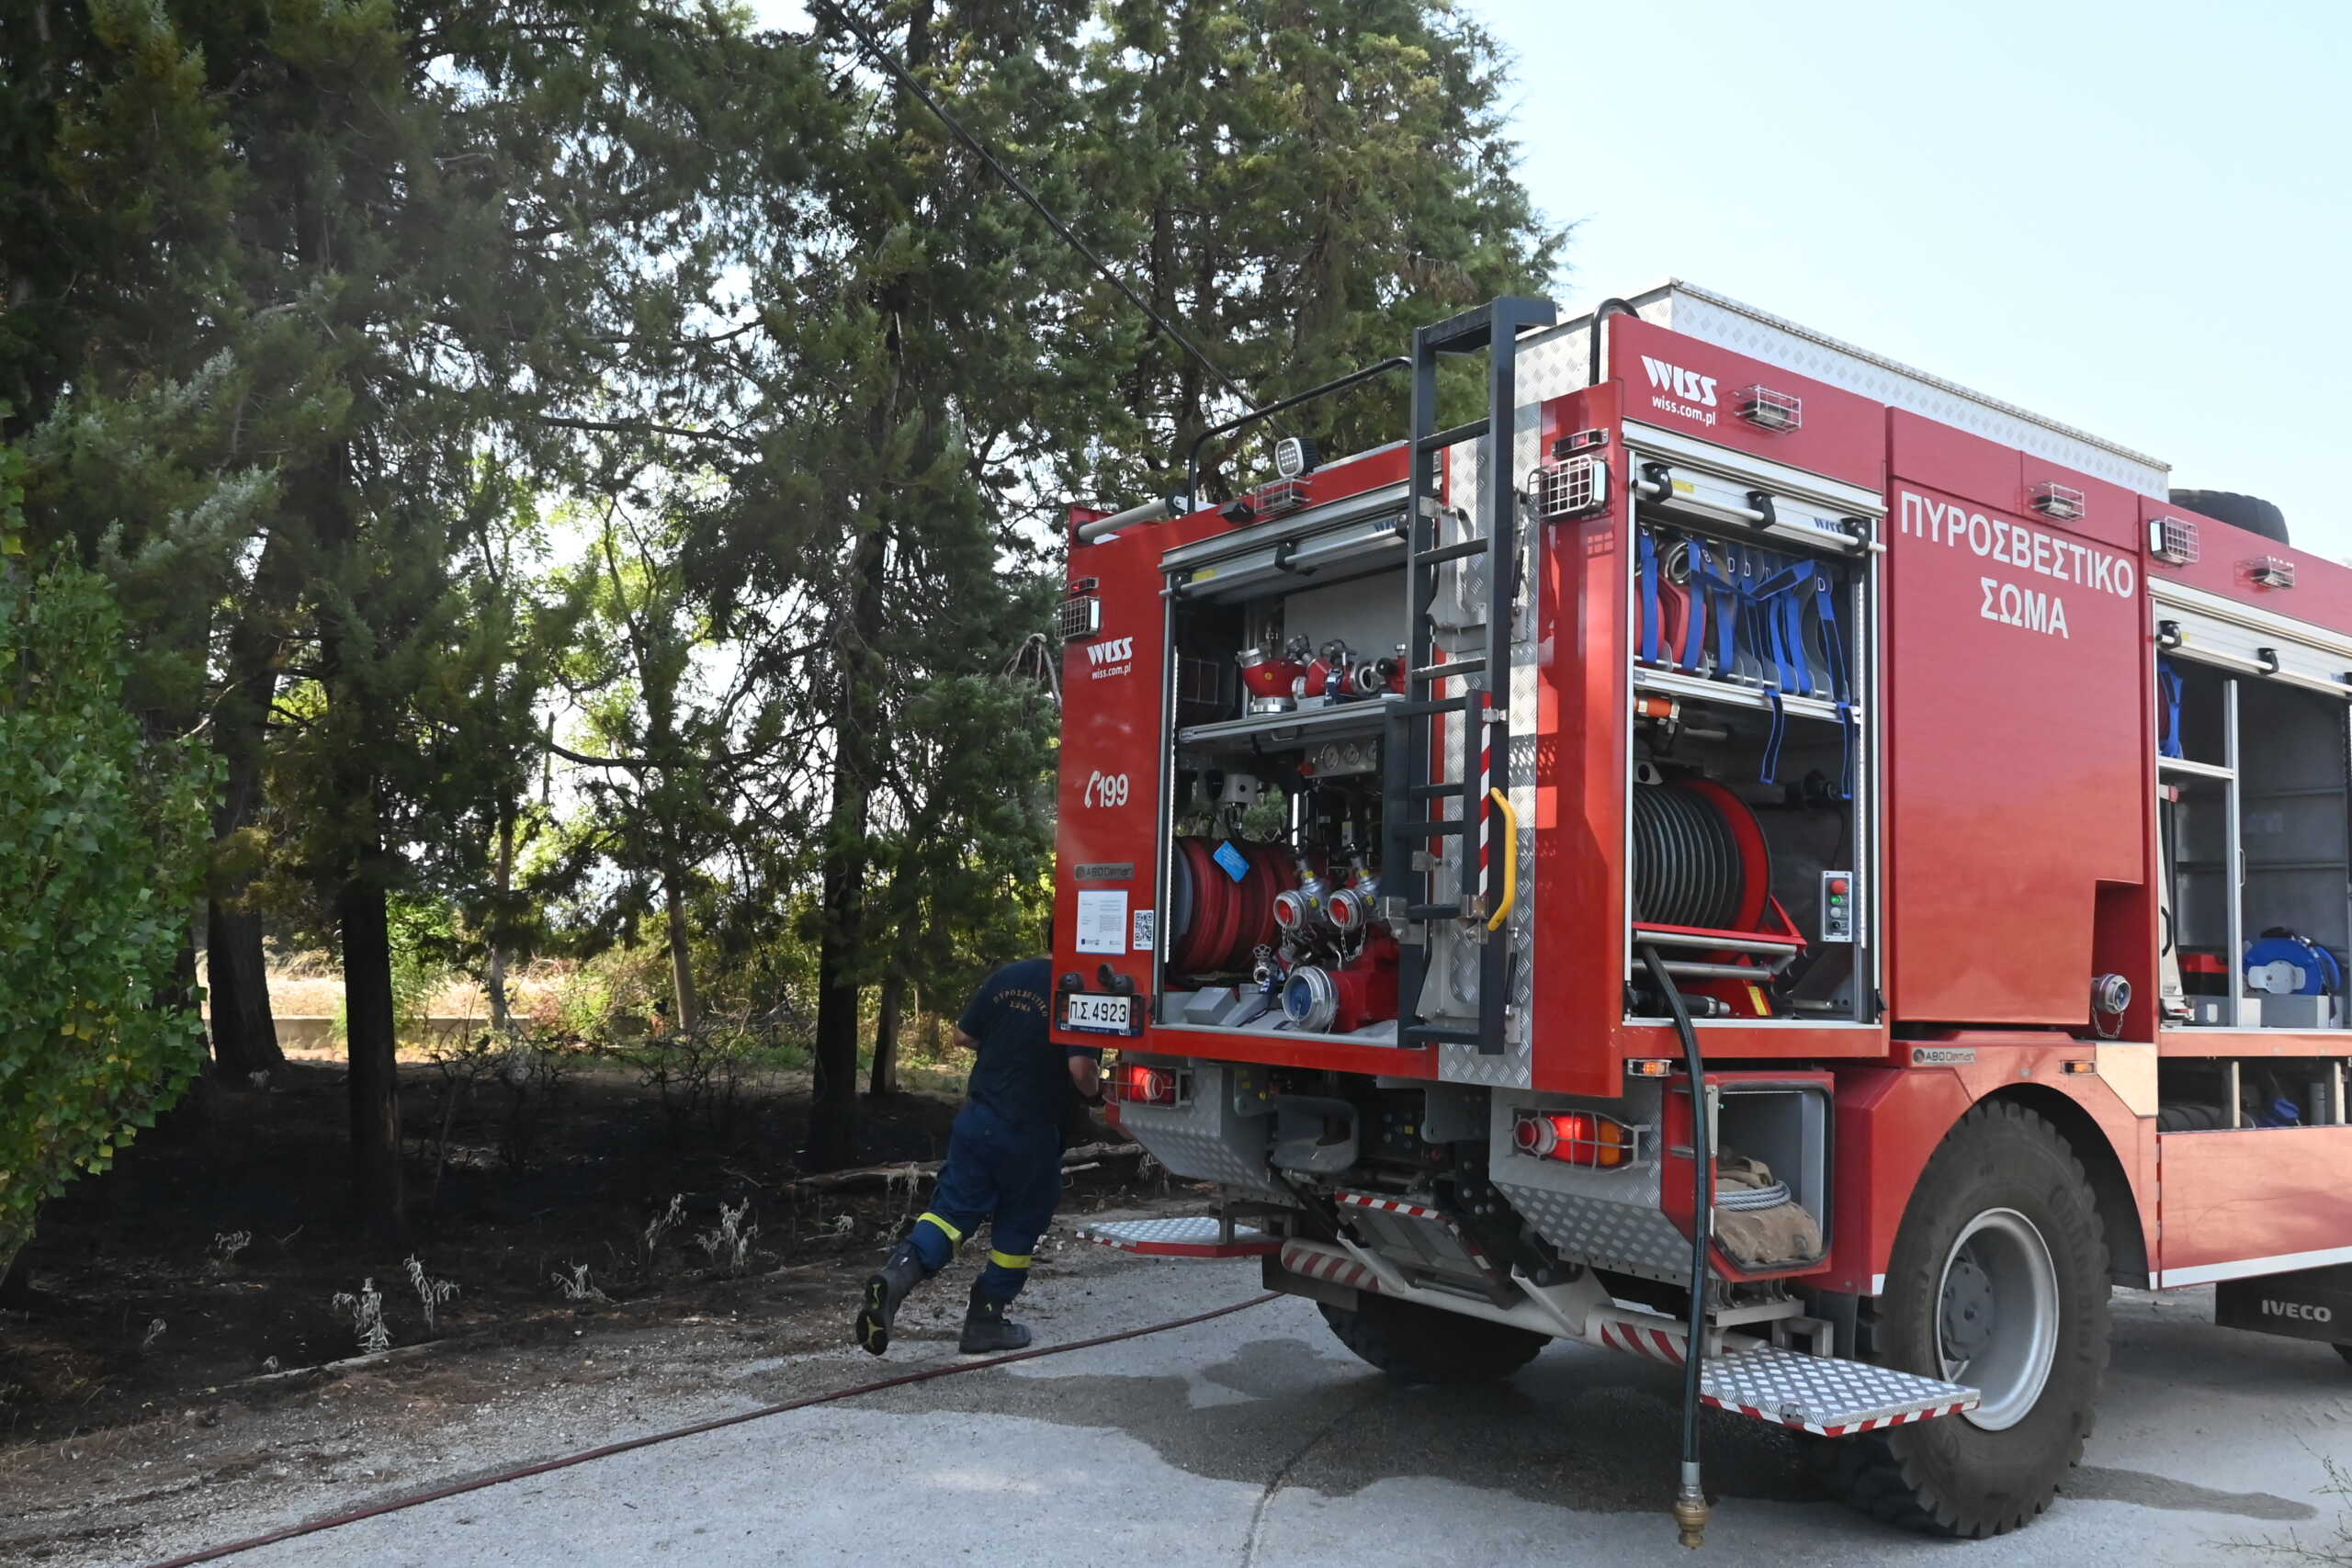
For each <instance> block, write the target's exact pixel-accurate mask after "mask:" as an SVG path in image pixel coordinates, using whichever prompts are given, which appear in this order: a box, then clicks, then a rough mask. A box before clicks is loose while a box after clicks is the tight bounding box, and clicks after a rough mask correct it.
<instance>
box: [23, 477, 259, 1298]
mask: <svg viewBox="0 0 2352 1568" xmlns="http://www.w3.org/2000/svg"><path fill="white" fill-rule="evenodd" d="M5 465H6V452H5V451H0V555H6V549H7V547H8V546H9V545H10V544H12V543H13V539H14V536H13V533H12V530H11V524H12V515H11V513H10V511H9V509H8V506H7V503H8V502H9V501H10V500H11V499H12V497H11V496H10V495H9V494H8V491H7V473H6V467H5ZM125 667H126V652H125V642H124V637H123V629H122V622H121V618H120V616H119V614H118V612H117V610H116V608H115V604H114V600H113V596H112V595H111V594H110V593H109V592H107V587H106V585H105V584H104V582H103V581H100V580H99V579H97V578H96V577H94V576H91V575H90V574H88V573H87V572H85V571H82V570H78V569H76V568H73V567H70V566H60V567H58V568H56V569H55V570H51V571H49V572H47V573H45V574H43V575H39V576H34V575H30V574H28V573H26V572H25V571H23V570H21V569H20V568H19V567H17V566H16V565H14V564H12V561H11V560H10V559H5V558H0V824H5V829H0V911H6V912H5V914H0V931H5V935H0V1272H5V1270H6V1268H7V1266H8V1263H9V1261H10V1259H12V1258H14V1257H15V1256H16V1254H17V1251H18V1250H19V1249H20V1248H21V1247H23V1245H24V1244H25V1242H26V1240H27V1239H28V1238H29V1237H30V1235H32V1227H33V1221H34V1216H35V1214H36V1213H37V1211H38V1210H39V1208H40V1204H41V1202H42V1201H44V1200H46V1199H48V1198H51V1197H52V1196H54V1195H56V1194H57V1193H59V1192H61V1191H62V1190H64V1187H65V1184H66V1183H67V1182H68V1181H70V1180H72V1179H74V1176H75V1175H77V1174H78V1173H81V1172H84V1171H91V1172H96V1171H103V1170H105V1169H106V1168H107V1166H108V1165H109V1164H110V1163H111V1162H112V1161H113V1159H114V1155H115V1151H116V1150H117V1149H118V1148H119V1147H121V1146H122V1145H125V1144H127V1143H129V1142H130V1140H131V1138H132V1136H133V1135H134V1134H136V1132H137V1131H138V1129H140V1128H141V1127H146V1126H149V1125H152V1124H153V1122H154V1119H155V1116H156V1114H157V1113H158V1112H159V1111H163V1110H164V1109H165V1108H167V1107H168V1106H169V1105H170V1104H171V1103H172V1102H173V1101H174V1100H176V1099H177V1098H178V1097H179V1094H180V1091H181V1090H182V1089H184V1088H186V1087H187V1082H188V1080H189V1078H190V1077H193V1076H194V1074H195V1073H196V1071H197V1069H198V1067H199V1066H201V1065H202V1063H203V1060H204V1036H203V1030H202V1025H201V1023H200V1022H199V1021H198V1015H197V1012H196V1009H195V1007H194V1006H193V1005H192V1004H193V998H190V997H187V996H186V995H185V994H183V993H181V992H180V991H178V990H177V989H176V981H175V974H176V967H177V964H178V961H179V958H180V955H181V952H182V946H183V943H184V942H186V941H187V938H188V936H189V932H190V928H191V924H192V921H193V919H194V912H195V908H196V902H197V899H198V896H199V893H200V890H201V887H202V876H203V868H204V855H205V848H206V841H207V839H208V837H209V833H208V829H209V825H210V824H209V817H210V807H209V799H210V794H211V789H212V781H213V777H214V773H213V765H212V763H211V762H210V761H209V758H207V757H206V756H205V754H204V753H203V751H202V750H199V748H198V745H197V744H196V743H195V742H194V741H191V740H187V739H171V740H162V741H156V740H151V739H148V738H146V737H145V736H143V735H142V734H141V728H140V725H139V723H138V722H137V721H136V720H135V719H134V718H133V717H132V716H131V715H130V713H129V712H128V711H126V710H125V708H124V707H123V704H122V689H123V678H124V672H125Z"/></svg>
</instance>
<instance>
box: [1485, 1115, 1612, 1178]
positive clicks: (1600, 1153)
mask: <svg viewBox="0 0 2352 1568" xmlns="http://www.w3.org/2000/svg"><path fill="white" fill-rule="evenodd" d="M1511 1141H1512V1142H1513V1143H1515V1144H1517V1145H1519V1149H1520V1152H1521V1154H1529V1155H1533V1156H1536V1157H1537V1158H1539V1159H1556V1160H1563V1161H1566V1163H1567V1164H1569V1165H1589V1166H1598V1167H1600V1168H1603V1169H1607V1168H1611V1167H1614V1166H1621V1165H1623V1164H1624V1163H1625V1162H1626V1161H1627V1160H1629V1159H1631V1158H1633V1157H1634V1133H1633V1129H1632V1128H1630V1127H1627V1126H1626V1125H1625V1124H1624V1123H1623V1122H1616V1121H1612V1120H1611V1119H1610V1118H1609V1117H1606V1116H1596V1115H1594V1114H1593V1113H1592V1112H1590V1111H1521V1112H1520V1115H1519V1121H1518V1123H1517V1124H1516V1125H1515V1126H1513V1127H1512V1128H1511Z"/></svg>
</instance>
